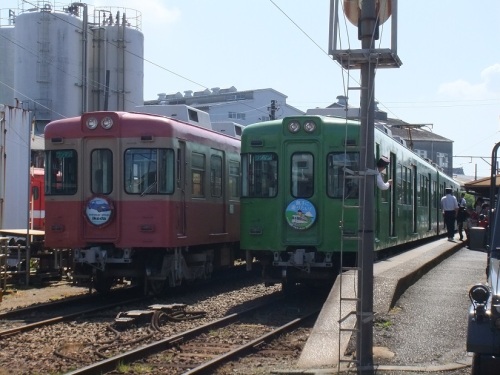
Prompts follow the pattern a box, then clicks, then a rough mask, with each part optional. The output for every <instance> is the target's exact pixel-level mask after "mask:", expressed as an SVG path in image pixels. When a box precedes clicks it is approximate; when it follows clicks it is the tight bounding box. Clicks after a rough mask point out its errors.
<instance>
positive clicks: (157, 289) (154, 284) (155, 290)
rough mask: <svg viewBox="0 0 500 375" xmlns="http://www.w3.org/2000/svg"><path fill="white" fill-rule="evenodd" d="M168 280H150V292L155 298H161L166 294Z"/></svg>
mask: <svg viewBox="0 0 500 375" xmlns="http://www.w3.org/2000/svg"><path fill="white" fill-rule="evenodd" d="M167 288H168V280H149V290H150V291H151V293H152V294H153V295H155V296H160V295H162V294H164V293H165V292H166V290H167Z"/></svg>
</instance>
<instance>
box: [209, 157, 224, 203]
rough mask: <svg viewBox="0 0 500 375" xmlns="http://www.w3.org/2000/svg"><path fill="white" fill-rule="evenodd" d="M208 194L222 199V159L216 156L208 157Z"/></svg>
mask: <svg viewBox="0 0 500 375" xmlns="http://www.w3.org/2000/svg"><path fill="white" fill-rule="evenodd" d="M210 194H211V195H212V197H217V198H220V197H222V158H221V157H220V156H218V155H212V156H211V157H210Z"/></svg>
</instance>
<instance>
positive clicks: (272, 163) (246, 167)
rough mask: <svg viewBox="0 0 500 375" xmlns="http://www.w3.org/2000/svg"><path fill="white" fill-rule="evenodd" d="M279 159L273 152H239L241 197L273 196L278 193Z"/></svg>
mask: <svg viewBox="0 0 500 375" xmlns="http://www.w3.org/2000/svg"><path fill="white" fill-rule="evenodd" d="M278 168H279V159H278V154H276V153H275V152H257V153H242V154H241V197H242V198H265V199H266V198H275V197H276V196H277V195H278V177H279V169H278Z"/></svg>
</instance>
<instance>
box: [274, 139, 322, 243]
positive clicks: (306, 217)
mask: <svg viewBox="0 0 500 375" xmlns="http://www.w3.org/2000/svg"><path fill="white" fill-rule="evenodd" d="M316 155H319V145H318V143H316V142H310V143H303V142H302V143H300V144H299V143H293V142H289V143H286V145H285V158H284V161H283V162H284V169H283V173H284V175H285V176H287V177H286V178H284V179H283V183H284V187H283V190H282V191H284V195H283V197H284V199H285V202H284V206H283V208H284V210H283V213H282V215H283V216H282V217H283V218H284V220H286V222H287V224H288V225H283V227H282V228H283V233H282V235H283V237H282V238H283V242H284V243H285V245H288V246H293V245H303V244H307V245H311V246H313V245H318V244H319V243H320V242H321V233H320V226H319V225H313V224H314V222H315V220H316V214H318V215H321V213H317V212H316V208H315V206H316V207H317V206H318V204H317V202H318V200H319V199H321V197H320V196H319V190H321V191H323V189H324V186H322V185H321V183H320V181H322V180H321V178H320V175H319V173H320V172H318V171H320V170H321V169H320V163H321V161H320V160H318V158H317V157H316Z"/></svg>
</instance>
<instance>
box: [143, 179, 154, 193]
mask: <svg viewBox="0 0 500 375" xmlns="http://www.w3.org/2000/svg"><path fill="white" fill-rule="evenodd" d="M155 186H156V181H154V182H153V183H152V184H151V185H149V186H148V187H147V188H146V189H144V191H143V192H142V193H141V197H143V196H144V195H146V194H147V193H151V190H153V188H154V187H155Z"/></svg>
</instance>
